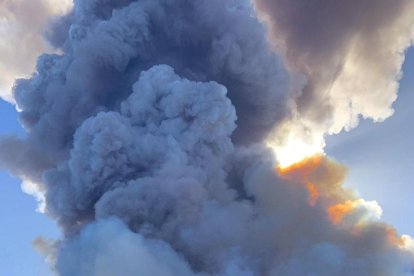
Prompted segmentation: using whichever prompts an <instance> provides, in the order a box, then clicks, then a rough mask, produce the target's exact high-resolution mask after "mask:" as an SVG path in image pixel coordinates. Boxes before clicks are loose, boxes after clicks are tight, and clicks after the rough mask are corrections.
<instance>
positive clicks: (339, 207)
mask: <svg viewBox="0 0 414 276" xmlns="http://www.w3.org/2000/svg"><path fill="white" fill-rule="evenodd" d="M413 13H414V1H412V0H393V1H390V0H346V1H343V0H295V1H293V0H255V1H253V2H251V1H248V0H239V1H236V0H209V1H206V0H157V1H154V0H135V1H132V0H75V1H74V4H73V8H72V9H71V10H70V11H69V12H67V13H66V14H65V15H64V16H61V17H58V18H56V17H54V18H53V19H51V20H50V23H49V27H48V29H47V31H46V38H47V41H48V43H49V44H50V45H52V46H53V47H54V49H55V50H54V54H43V55H41V56H40V57H39V58H38V62H37V67H36V73H34V74H33V75H32V77H31V78H30V79H19V80H17V81H16V83H15V86H14V89H13V97H14V100H15V102H16V104H17V108H18V110H19V118H20V122H21V124H22V126H23V127H24V129H25V130H26V133H27V134H26V135H25V136H24V137H14V136H7V137H2V138H1V139H0V166H1V167H2V168H4V169H7V170H8V171H10V172H11V173H12V174H14V175H16V176H18V177H20V178H21V179H22V180H23V186H24V188H25V190H26V191H28V192H30V193H32V194H33V195H34V196H35V197H36V198H37V199H38V200H39V204H40V205H39V208H40V210H41V211H42V212H44V213H45V214H46V215H48V216H50V217H51V218H53V219H54V220H56V221H57V223H58V224H59V226H60V227H61V229H62V237H61V238H60V239H59V240H57V241H46V240H44V239H42V238H39V239H38V240H36V242H35V244H36V246H37V247H38V248H39V250H40V251H42V252H43V253H44V254H45V255H46V257H47V259H48V261H49V263H50V266H51V269H52V270H53V271H54V272H55V273H56V274H57V275H62V276H74V275H76V276H91V275H92V276H93V275H96V276H102V275H103V276H105V275H107V276H115V275H116V276H118V275H122V276H124V275H125V276H133V275H134V276H135V275H151V276H164V275H184V276H185V275H200V276H207V275H220V276H221V275H222V276H235V275H237V276H247V275H251V276H253V275H258V276H260V275H289V276H290V275H292V276H296V275H298V276H299V275H352V276H359V275H360V276H367V275H374V276H375V275H387V276H388V275H397V276H399V275H413V271H414V270H413V269H414V241H413V240H412V239H411V238H410V237H408V236H399V235H398V234H397V232H396V231H395V230H394V229H393V228H392V227H391V226H388V225H386V224H384V223H383V222H381V220H380V216H381V208H380V207H379V206H378V204H377V203H376V202H368V201H365V200H363V199H360V198H358V197H357V196H356V195H355V194H354V193H353V192H352V191H350V190H348V189H345V188H343V186H342V184H343V182H344V179H345V176H346V169H345V168H344V167H343V166H341V165H339V164H337V163H335V162H334V161H331V160H329V159H328V158H326V157H324V155H323V154H322V153H323V147H324V139H323V137H324V135H327V134H332V133H338V132H340V131H342V130H343V129H345V130H349V129H351V128H352V127H355V126H356V125H357V124H358V119H359V118H360V117H361V116H362V117H364V118H371V119H373V120H375V121H380V120H384V119H386V118H387V117H388V116H390V115H391V114H392V107H391V105H392V103H393V102H394V101H395V99H396V95H397V91H398V81H399V79H400V77H401V66H402V63H403V61H404V54H405V51H406V49H407V48H408V47H409V46H410V45H411V43H412V41H413V37H414V34H413V31H414V17H413ZM27 47H30V45H27ZM318 153H319V154H318ZM315 154H316V155H315ZM301 159H302V160H301ZM297 161H298V162H297ZM293 163H294V164H293Z"/></svg>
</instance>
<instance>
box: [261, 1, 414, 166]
mask: <svg viewBox="0 0 414 276" xmlns="http://www.w3.org/2000/svg"><path fill="white" fill-rule="evenodd" d="M253 2H254V3H255V5H256V7H257V9H258V10H259V14H260V16H261V18H262V19H263V20H264V21H266V23H268V25H269V27H270V40H271V41H272V44H273V47H274V48H275V49H277V50H278V52H279V53H281V56H282V57H283V59H284V61H285V63H286V65H287V67H288V69H289V71H290V72H292V73H293V74H295V75H296V78H298V79H300V78H305V80H306V85H305V87H304V89H301V90H298V91H297V92H296V93H294V94H292V95H291V97H292V103H291V108H292V114H291V115H290V118H289V119H287V120H286V121H284V123H283V124H280V125H279V127H278V132H277V133H275V135H274V136H275V137H273V141H271V143H272V144H274V147H275V148H276V149H277V150H279V151H280V152H282V154H284V155H289V153H291V152H292V150H294V149H295V148H298V147H301V149H302V150H303V151H305V152H306V153H307V154H312V153H315V152H320V151H321V150H322V148H323V147H324V145H325V142H324V139H323V136H324V134H334V133H339V132H340V131H342V130H343V129H345V130H349V129H352V128H353V127H355V126H356V125H357V124H358V121H359V119H360V118H361V117H363V118H370V119H372V120H374V121H383V120H384V119H386V118H387V117H389V116H391V115H392V113H393V109H392V103H393V102H394V101H395V100H396V98H397V91H398V81H399V80H400V78H401V66H402V64H403V61H404V56H405V51H406V49H407V48H408V47H409V46H410V45H411V44H412V42H413V40H414V17H413V16H412V13H413V11H414V1H412V0H396V1H388V0H347V1H340V0H334V1H329V0H314V1H313V0H311V1H308V0H295V1H290V0H254V1H253ZM274 140H277V141H278V143H274ZM284 150H287V153H284ZM303 151H302V152H300V151H299V152H298V153H297V155H296V156H292V155H290V156H282V158H284V160H282V162H284V163H289V162H291V161H298V160H297V158H298V157H299V158H300V157H302V156H303ZM282 158H279V159H282ZM295 158H296V160H295Z"/></svg>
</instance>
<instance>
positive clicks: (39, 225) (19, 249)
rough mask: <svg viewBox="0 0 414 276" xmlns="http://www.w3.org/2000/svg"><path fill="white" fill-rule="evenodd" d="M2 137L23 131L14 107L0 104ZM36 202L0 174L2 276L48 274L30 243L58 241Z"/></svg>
mask: <svg viewBox="0 0 414 276" xmlns="http://www.w3.org/2000/svg"><path fill="white" fill-rule="evenodd" d="M0 118H1V127H0V133H1V134H11V133H17V134H22V133H23V132H22V130H21V128H20V126H19V124H18V122H17V113H16V111H15V109H14V107H13V106H11V105H10V104H8V103H6V102H4V101H2V100H0ZM36 205H37V204H36V202H35V200H34V199H33V198H32V197H31V196H29V195H27V194H25V193H23V192H22V190H21V188H20V181H19V180H18V179H15V178H12V177H11V176H10V175H9V174H7V173H5V172H1V173H0V217H1V218H2V224H1V226H0V245H1V250H0V267H1V268H2V271H1V275H10V276H14V275H18V276H26V275H27V276H29V275H32V276H38V275H39V276H40V275H41V276H44V275H51V274H50V273H49V272H48V268H47V266H46V264H45V263H44V262H43V258H42V257H41V256H40V255H39V254H38V253H37V252H36V251H35V250H34V248H33V246H32V241H33V240H34V239H35V238H37V237H39V236H44V237H50V238H53V237H58V230H57V228H56V227H55V224H54V222H52V221H51V220H50V219H48V218H47V217H45V216H44V215H43V214H40V213H37V212H36V211H35V210H36Z"/></svg>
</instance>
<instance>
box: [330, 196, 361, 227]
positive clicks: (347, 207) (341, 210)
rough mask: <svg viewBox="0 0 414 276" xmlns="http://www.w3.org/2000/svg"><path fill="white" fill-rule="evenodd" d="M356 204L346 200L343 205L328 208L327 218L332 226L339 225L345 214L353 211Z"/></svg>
mask: <svg viewBox="0 0 414 276" xmlns="http://www.w3.org/2000/svg"><path fill="white" fill-rule="evenodd" d="M356 206H357V203H356V202H355V201H351V200H347V201H345V202H344V203H339V204H335V205H333V206H331V207H329V208H328V216H329V219H330V220H331V222H332V223H333V224H339V223H340V222H341V221H342V219H343V217H344V216H345V215H346V214H349V213H350V212H352V210H354V209H355V207H356Z"/></svg>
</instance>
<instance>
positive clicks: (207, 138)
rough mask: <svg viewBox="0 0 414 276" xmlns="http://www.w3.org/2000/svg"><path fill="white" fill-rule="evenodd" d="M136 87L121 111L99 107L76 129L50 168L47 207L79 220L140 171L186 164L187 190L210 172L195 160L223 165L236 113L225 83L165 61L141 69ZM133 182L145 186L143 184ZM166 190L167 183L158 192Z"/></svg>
mask: <svg viewBox="0 0 414 276" xmlns="http://www.w3.org/2000/svg"><path fill="white" fill-rule="evenodd" d="M133 90H134V92H133V93H132V94H131V95H130V96H129V97H128V98H127V99H126V100H125V101H124V102H123V103H122V104H121V111H120V113H116V112H106V113H104V112H101V113H98V114H97V115H96V116H95V117H91V118H89V119H88V120H86V121H85V122H84V123H83V124H82V125H81V126H80V127H79V129H78V130H77V132H76V133H75V136H74V148H73V150H71V152H70V158H69V160H68V161H67V162H65V163H63V164H62V165H61V166H60V167H59V168H58V169H56V170H49V171H48V172H46V174H45V182H46V185H47V189H46V190H47V198H48V199H49V200H48V203H49V204H48V210H49V212H50V213H52V214H56V215H57V216H58V217H60V219H62V220H63V221H65V220H67V219H69V220H73V221H71V224H75V223H74V221H75V220H79V217H84V216H88V214H89V215H93V206H94V204H95V203H96V201H97V200H98V199H99V198H100V197H101V196H102V195H103V194H105V193H106V192H108V191H111V190H114V189H115V188H117V187H120V188H123V187H124V186H125V185H126V184H127V183H128V182H130V181H132V180H135V179H141V178H142V179H146V178H151V177H155V176H156V177H158V178H159V180H158V181H161V180H160V179H162V177H159V176H158V173H164V174H166V173H165V172H164V171H166V172H168V173H171V170H172V169H175V170H177V171H176V172H175V174H177V177H180V173H178V171H179V170H183V172H182V173H181V174H182V175H183V176H181V177H184V179H183V181H184V185H185V186H183V188H182V189H183V191H184V190H185V189H186V188H190V187H191V186H190V185H193V186H194V185H196V183H197V182H198V180H197V179H198V178H200V174H201V176H203V175H205V174H206V173H205V172H203V171H202V170H201V169H200V168H198V166H200V167H201V168H202V169H204V170H206V171H207V172H208V171H210V170H219V167H218V166H219V165H222V164H223V161H222V159H223V155H224V154H226V152H229V151H231V150H232V144H231V141H230V135H231V133H232V131H233V130H234V128H235V123H234V122H235V120H236V116H235V111H234V107H233V106H232V105H231V103H230V101H229V99H228V98H227V97H226V93H227V91H226V89H225V88H224V87H223V86H221V85H219V84H217V83H215V82H210V83H197V82H191V81H188V80H185V79H181V78H180V77H178V76H177V75H176V74H175V73H174V71H173V70H172V68H171V67H169V66H165V65H163V66H156V67H153V68H152V69H150V70H149V71H147V72H144V73H142V75H141V77H140V79H139V80H138V82H137V83H136V84H135V85H134V88H133ZM215 162H216V164H215ZM184 170H186V171H187V172H185V171H184ZM220 170H221V169H220ZM191 171H194V175H193V176H192V177H193V178H194V180H191V178H190V175H189V172H191ZM163 177H165V178H166V179H168V175H164V176H163ZM171 177H172V175H171ZM204 177H206V176H204ZM158 181H152V182H158ZM169 181H171V183H170V184H169V185H175V184H174V181H177V184H176V185H177V187H179V184H180V182H181V181H180V179H174V180H169ZM188 181H190V183H187V184H185V183H186V182H188ZM138 182H140V181H138ZM143 182H145V181H144V180H143ZM193 182H195V183H193ZM134 185H135V186H138V189H141V188H140V186H141V185H144V184H140V183H135V184H130V186H134ZM153 186H156V184H153ZM163 190H167V187H165V188H164V189H160V190H159V191H158V192H157V193H155V195H156V196H157V194H161V193H162V191H163ZM137 194H139V192H137ZM159 201H162V200H161V198H159ZM120 204H122V203H120ZM154 217H155V216H154ZM63 221H62V222H63ZM68 226H69V225H68Z"/></svg>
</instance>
